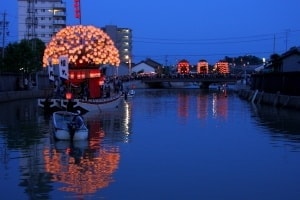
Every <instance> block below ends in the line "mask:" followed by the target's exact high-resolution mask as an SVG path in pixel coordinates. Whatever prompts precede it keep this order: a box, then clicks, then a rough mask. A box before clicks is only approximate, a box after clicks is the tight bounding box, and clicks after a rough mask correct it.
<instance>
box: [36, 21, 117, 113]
mask: <svg viewBox="0 0 300 200" xmlns="http://www.w3.org/2000/svg"><path fill="white" fill-rule="evenodd" d="M106 64H110V65H112V66H116V67H118V65H119V64H120V59H119V52H118V50H117V48H116V47H115V46H114V43H113V41H112V40H111V39H110V37H109V36H108V35H107V34H106V33H105V32H104V31H102V30H101V29H99V28H96V27H94V26H83V25H76V26H68V27H66V28H64V29H62V30H60V31H59V32H58V33H57V34H56V35H55V37H53V38H52V40H51V41H50V42H49V43H48V44H47V46H46V49H45V52H44V57H43V65H44V67H47V68H48V75H49V80H50V81H51V82H52V84H53V88H54V91H55V92H53V95H51V96H50V97H48V98H43V99H38V106H39V107H41V108H43V109H44V110H45V111H48V112H53V111H56V110H67V111H72V112H74V111H76V110H80V111H81V112H83V113H85V112H90V111H101V110H105V109H111V108H116V107H118V105H119V103H120V101H121V99H122V98H121V92H119V89H117V91H118V92H110V91H109V92H107V91H106V90H105V86H107V85H109V87H110V86H111V84H110V83H108V82H106V80H105V76H104V74H103V73H102V70H101V66H102V65H106ZM62 91H63V92H62ZM114 91H116V88H114Z"/></svg>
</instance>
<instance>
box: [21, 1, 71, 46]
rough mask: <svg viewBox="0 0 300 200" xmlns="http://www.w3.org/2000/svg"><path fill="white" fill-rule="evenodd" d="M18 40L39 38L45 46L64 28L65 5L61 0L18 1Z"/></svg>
mask: <svg viewBox="0 0 300 200" xmlns="http://www.w3.org/2000/svg"><path fill="white" fill-rule="evenodd" d="M18 20H19V21H18V39H19V41H20V40H22V39H29V40H30V39H32V38H39V39H40V40H42V41H43V42H45V44H47V43H48V42H49V41H50V40H51V38H52V36H53V35H55V34H56V33H57V32H58V31H59V30H60V29H62V28H65V27H66V3H65V2H63V1H62V0H18Z"/></svg>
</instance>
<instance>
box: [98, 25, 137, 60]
mask: <svg viewBox="0 0 300 200" xmlns="http://www.w3.org/2000/svg"><path fill="white" fill-rule="evenodd" d="M101 29H102V30H103V31H104V32H105V33H106V34H107V35H109V37H110V38H111V39H112V41H113V42H114V43H115V46H116V48H117V49H118V50H119V54H120V61H121V62H122V63H127V64H128V65H131V62H132V30H131V29H129V28H118V27H117V26H114V25H106V26H105V27H102V28H101Z"/></svg>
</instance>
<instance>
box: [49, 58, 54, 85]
mask: <svg viewBox="0 0 300 200" xmlns="http://www.w3.org/2000/svg"><path fill="white" fill-rule="evenodd" d="M48 76H49V80H51V81H54V69H53V65H52V59H51V58H48Z"/></svg>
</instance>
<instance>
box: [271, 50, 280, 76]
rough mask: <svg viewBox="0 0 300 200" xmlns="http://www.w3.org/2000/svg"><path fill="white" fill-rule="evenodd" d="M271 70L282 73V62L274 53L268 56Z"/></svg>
mask: <svg viewBox="0 0 300 200" xmlns="http://www.w3.org/2000/svg"><path fill="white" fill-rule="evenodd" d="M270 62H271V68H272V71H273V72H281V71H282V61H281V58H280V55H279V54H277V53H274V54H272V55H271V56H270Z"/></svg>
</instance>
